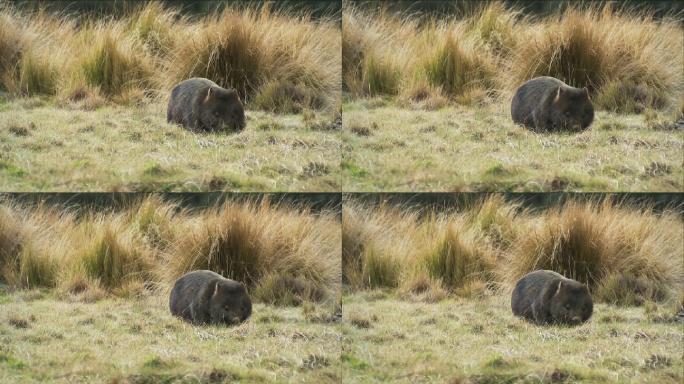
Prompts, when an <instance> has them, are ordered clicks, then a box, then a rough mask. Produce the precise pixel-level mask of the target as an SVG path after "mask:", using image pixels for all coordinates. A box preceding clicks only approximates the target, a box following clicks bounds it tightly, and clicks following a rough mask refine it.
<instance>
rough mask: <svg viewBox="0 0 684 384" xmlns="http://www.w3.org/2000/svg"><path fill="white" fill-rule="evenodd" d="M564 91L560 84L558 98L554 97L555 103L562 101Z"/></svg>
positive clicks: (557, 89)
mask: <svg viewBox="0 0 684 384" xmlns="http://www.w3.org/2000/svg"><path fill="white" fill-rule="evenodd" d="M562 93H563V87H561V86H560V85H559V86H558V88H556V98H555V99H553V102H554V103H557V102H559V101H560V98H561V94H562Z"/></svg>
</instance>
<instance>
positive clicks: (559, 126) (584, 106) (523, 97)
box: [511, 77, 594, 132]
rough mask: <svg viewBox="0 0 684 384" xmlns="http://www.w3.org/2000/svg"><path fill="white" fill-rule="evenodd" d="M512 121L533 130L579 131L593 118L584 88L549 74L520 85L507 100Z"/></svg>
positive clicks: (591, 108) (592, 108)
mask: <svg viewBox="0 0 684 384" xmlns="http://www.w3.org/2000/svg"><path fill="white" fill-rule="evenodd" d="M511 116H512V117H513V121H514V122H516V123H518V124H522V125H524V126H525V127H527V128H530V129H532V130H534V131H576V132H577V131H582V130H585V129H587V128H588V127H589V125H591V122H592V121H593V120H594V107H593V106H592V105H591V101H590V100H589V93H588V91H587V89H586V88H573V87H571V86H569V85H567V84H565V83H564V82H562V81H560V80H558V79H555V78H553V77H537V78H534V79H532V80H529V81H527V82H526V83H525V84H523V85H521V86H520V87H519V88H518V90H517V91H516V92H515V96H513V101H512V102H511Z"/></svg>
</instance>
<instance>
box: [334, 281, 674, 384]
mask: <svg viewBox="0 0 684 384" xmlns="http://www.w3.org/2000/svg"><path fill="white" fill-rule="evenodd" d="M343 305H344V322H343V327H342V333H343V337H344V341H343V347H342V348H343V352H342V362H343V363H342V369H343V372H345V382H349V383H352V382H360V383H361V382H362V383H373V382H387V381H391V382H399V383H444V382H450V383H518V382H524V383H549V382H551V383H566V382H589V383H591V382H594V383H605V382H621V383H622V382H633V383H681V382H682V379H683V377H684V374H683V373H682V372H684V365H683V362H682V354H684V336H683V335H684V333H683V332H682V331H683V329H682V328H683V324H682V323H681V322H679V323H676V322H672V320H671V319H672V318H673V314H672V313H668V312H667V311H662V309H656V310H655V312H650V313H649V312H647V311H645V310H644V309H643V308H620V307H615V306H610V305H605V304H599V305H596V306H595V307H594V315H593V317H592V319H591V321H590V322H589V323H587V324H585V325H582V326H580V327H576V328H563V327H555V326H554V327H539V326H535V325H531V324H528V323H525V322H524V321H522V320H520V319H518V318H515V317H513V315H512V314H511V311H510V304H509V298H508V297H507V296H506V297H503V296H493V297H487V298H484V299H477V300H473V299H471V300H465V299H448V300H444V301H441V302H438V303H431V304H428V303H414V302H410V301H406V300H400V299H397V298H396V297H394V296H392V295H390V294H387V293H383V292H381V291H367V292H364V293H355V294H351V295H347V296H345V297H344V298H343ZM658 311H661V312H660V314H657V313H656V312H658Z"/></svg>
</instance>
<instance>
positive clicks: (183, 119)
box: [166, 77, 245, 131]
mask: <svg viewBox="0 0 684 384" xmlns="http://www.w3.org/2000/svg"><path fill="white" fill-rule="evenodd" d="M166 120H167V121H168V122H169V123H176V124H180V125H182V126H183V127H185V128H187V129H190V130H202V131H219V130H227V129H228V130H234V131H241V130H243V129H244V128H245V110H244V108H243V106H242V102H241V101H240V97H239V96H238V94H237V91H235V90H234V89H225V88H221V87H219V86H218V85H217V84H216V83H214V82H213V81H211V80H209V79H204V78H198V77H194V78H192V79H188V80H184V81H181V82H180V83H178V84H176V86H175V87H173V90H172V91H171V97H170V98H169V106H168V109H167V110H166Z"/></svg>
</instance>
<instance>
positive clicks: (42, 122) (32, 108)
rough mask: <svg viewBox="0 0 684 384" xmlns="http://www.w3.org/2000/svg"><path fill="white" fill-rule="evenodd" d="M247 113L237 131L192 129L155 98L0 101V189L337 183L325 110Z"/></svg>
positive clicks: (264, 187) (317, 187)
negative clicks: (177, 122) (171, 119)
mask: <svg viewBox="0 0 684 384" xmlns="http://www.w3.org/2000/svg"><path fill="white" fill-rule="evenodd" d="M247 119H248V120H247V129H246V130H245V131H243V132H242V133H240V134H225V133H212V134H195V133H191V132H188V131H186V130H184V129H183V128H182V127H180V126H174V125H169V124H167V123H166V108H165V105H164V104H161V103H153V104H143V105H139V106H129V107H126V106H117V105H111V104H108V105H105V106H101V107H99V108H97V109H95V110H83V109H79V108H73V107H70V106H69V105H68V104H67V105H64V106H59V105H56V104H55V103H53V102H51V101H48V100H46V99H38V98H30V99H14V100H3V99H1V98H0V190H3V191H38V190H39V191H74V190H77V191H84V190H88V191H111V190H124V191H140V190H155V191H160V190H161V191H164V190H168V191H206V190H245V191H246V190H250V191H251V190H258V191H276V190H277V191H302V190H306V191H335V190H339V188H340V183H339V178H340V176H339V174H340V172H339V147H340V139H339V133H338V131H337V130H335V129H334V128H335V124H334V122H333V121H332V120H331V118H330V115H329V114H325V116H324V115H320V114H316V113H306V114H303V115H280V114H272V113H267V112H258V111H248V112H247Z"/></svg>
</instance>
